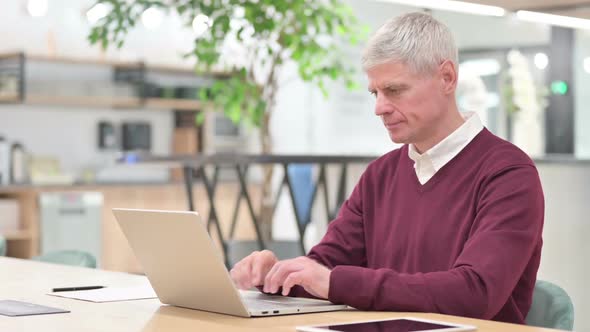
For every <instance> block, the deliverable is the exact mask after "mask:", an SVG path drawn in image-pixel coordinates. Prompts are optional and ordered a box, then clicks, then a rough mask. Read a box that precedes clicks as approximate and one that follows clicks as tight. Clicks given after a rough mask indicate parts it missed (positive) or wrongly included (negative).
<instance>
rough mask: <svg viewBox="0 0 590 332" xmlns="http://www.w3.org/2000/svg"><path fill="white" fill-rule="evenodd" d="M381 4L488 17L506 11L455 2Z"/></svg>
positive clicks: (409, 0)
mask: <svg viewBox="0 0 590 332" xmlns="http://www.w3.org/2000/svg"><path fill="white" fill-rule="evenodd" d="M378 1H380V2H390V3H397V4H400V5H407V6H413V7H421V8H429V9H440V10H448V11H453V12H460V13H469V14H476V15H486V16H504V15H505V14H506V10H504V8H501V7H497V6H488V5H480V4H475V3H470V2H463V1H453V0H378Z"/></svg>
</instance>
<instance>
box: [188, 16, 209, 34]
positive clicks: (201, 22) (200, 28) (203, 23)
mask: <svg viewBox="0 0 590 332" xmlns="http://www.w3.org/2000/svg"><path fill="white" fill-rule="evenodd" d="M211 25H213V22H212V21H211V19H210V18H209V16H207V15H203V14H199V15H197V16H195V19H194V20H193V31H194V32H195V34H196V35H197V36H200V35H202V34H203V33H205V31H207V29H209V28H210V27H211Z"/></svg>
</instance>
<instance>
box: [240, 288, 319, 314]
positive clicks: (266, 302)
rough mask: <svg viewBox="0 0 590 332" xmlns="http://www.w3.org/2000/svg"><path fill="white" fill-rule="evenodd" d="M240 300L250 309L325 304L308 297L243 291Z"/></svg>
mask: <svg viewBox="0 0 590 332" xmlns="http://www.w3.org/2000/svg"><path fill="white" fill-rule="evenodd" d="M242 300H243V301H244V304H245V305H246V307H248V308H251V309H262V310H265V309H272V308H275V309H280V308H300V307H306V306H318V305H326V302H324V301H318V303H316V302H315V301H313V300H311V301H310V300H309V299H298V298H294V297H284V296H272V295H265V294H262V293H254V292H244V293H242Z"/></svg>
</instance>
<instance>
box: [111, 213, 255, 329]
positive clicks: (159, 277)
mask: <svg viewBox="0 0 590 332" xmlns="http://www.w3.org/2000/svg"><path fill="white" fill-rule="evenodd" d="M113 213H114V215H115V218H116V219H117V221H118V222H119V225H120V226H121V229H122V230H123V233H124V234H125V236H126V237H127V240H128V241H129V244H130V245H131V248H132V249H133V252H134V253H135V255H136V256H137V259H138V260H139V262H140V264H141V266H142V267H143V269H144V272H145V274H146V276H147V277H148V279H149V280H150V282H151V284H152V287H153V288H154V290H155V291H156V294H157V295H158V297H159V298H160V301H162V303H166V304H172V305H176V306H180V307H186V308H192V309H199V310H206V311H212V312H218V313H225V314H230V315H235V316H242V317H249V316H250V315H249V313H248V310H247V309H246V307H245V306H244V303H243V302H242V300H241V298H240V295H239V293H238V291H237V289H236V288H235V286H234V284H233V282H232V281H231V278H230V276H229V273H228V271H227V269H226V267H225V266H224V264H223V258H222V257H221V255H220V253H219V250H217V249H216V248H215V244H214V243H213V242H212V240H211V238H210V237H209V234H208V233H207V230H206V228H205V225H204V224H203V223H202V222H201V219H200V216H199V214H198V213H196V212H184V211H159V210H135V209H113Z"/></svg>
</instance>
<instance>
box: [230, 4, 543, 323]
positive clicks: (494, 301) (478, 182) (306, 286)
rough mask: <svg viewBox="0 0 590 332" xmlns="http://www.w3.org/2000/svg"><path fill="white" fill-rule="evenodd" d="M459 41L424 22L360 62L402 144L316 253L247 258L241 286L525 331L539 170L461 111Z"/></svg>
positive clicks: (390, 25)
mask: <svg viewBox="0 0 590 332" xmlns="http://www.w3.org/2000/svg"><path fill="white" fill-rule="evenodd" d="M457 61H458V60H457V48H456V46H455V44H454V41H453V38H452V35H451V33H450V32H449V30H448V28H447V27H446V26H444V25H443V24H442V23H440V22H438V21H436V20H435V19H434V18H432V17H431V16H429V15H427V14H422V13H412V14H407V15H404V16H401V17H399V18H396V19H393V20H391V21H389V22H387V23H386V24H385V25H383V26H382V27H381V28H380V29H379V30H378V31H377V32H376V34H375V35H374V36H373V37H372V38H371V39H370V41H369V42H368V45H367V47H366V49H365V52H364V54H363V68H364V69H365V71H366V73H367V76H368V78H369V91H370V92H371V93H372V94H373V95H374V96H375V98H376V105H375V114H376V115H377V116H379V117H381V119H382V120H383V124H384V125H385V127H386V129H387V131H388V133H389V136H390V138H391V139H392V140H393V141H394V142H396V143H404V144H405V145H404V146H403V147H401V148H400V149H397V150H394V151H391V152H390V153H388V154H386V155H384V156H383V157H381V158H379V159H378V160H376V161H374V162H373V163H371V164H370V165H369V166H368V168H367V169H366V171H365V173H364V174H363V175H362V177H361V179H360V180H359V183H358V184H357V186H356V187H355V189H354V190H353V192H352V194H351V196H350V197H349V199H348V200H347V201H346V202H345V203H344V204H343V206H342V208H341V209H340V212H339V214H338V217H337V218H336V219H335V220H334V221H332V223H330V226H329V228H328V231H327V233H326V235H325V236H324V238H323V239H322V241H321V242H320V243H319V244H318V245H316V246H315V247H313V248H312V250H311V251H310V252H309V254H308V255H307V256H305V257H298V258H295V259H290V260H285V261H278V260H277V258H276V257H275V255H274V254H273V253H272V252H270V251H262V252H255V253H253V254H251V255H250V256H248V257H246V258H244V259H243V260H242V261H240V262H239V263H238V264H236V266H235V267H234V268H233V269H232V271H231V276H232V278H233V280H234V282H235V283H236V285H238V287H240V288H242V289H248V288H250V287H253V286H258V287H260V288H262V289H263V291H264V292H268V293H276V292H281V293H282V294H283V295H290V296H313V297H318V298H323V299H328V300H330V301H332V302H334V303H344V304H347V305H350V306H352V307H355V308H358V309H361V310H381V311H383V310H389V311H420V312H436V313H443V314H452V315H460V316H468V317H476V318H482V319H493V320H498V321H505V322H512V323H520V324H523V323H524V321H525V317H526V315H527V313H528V311H529V308H530V305H531V301H532V293H533V288H534V285H535V281H536V274H537V270H538V267H539V261H540V256H541V246H542V238H541V233H542V228H543V214H544V199H543V192H542V189H541V184H540V181H539V176H538V173H537V170H536V168H535V166H534V164H533V162H532V161H531V160H530V158H528V157H527V156H526V155H525V153H523V152H522V151H520V150H519V149H518V148H516V147H515V146H514V145H512V144H510V143H508V142H506V141H504V140H502V139H500V138H498V137H496V136H494V135H493V134H492V133H490V132H489V131H488V130H487V129H485V128H484V127H483V126H482V124H481V121H480V120H479V118H478V117H477V115H475V114H466V115H464V116H462V115H461V113H459V111H458V108H457V104H456V101H455V88H456V85H457V76H458V69H457V68H458V65H457Z"/></svg>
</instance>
